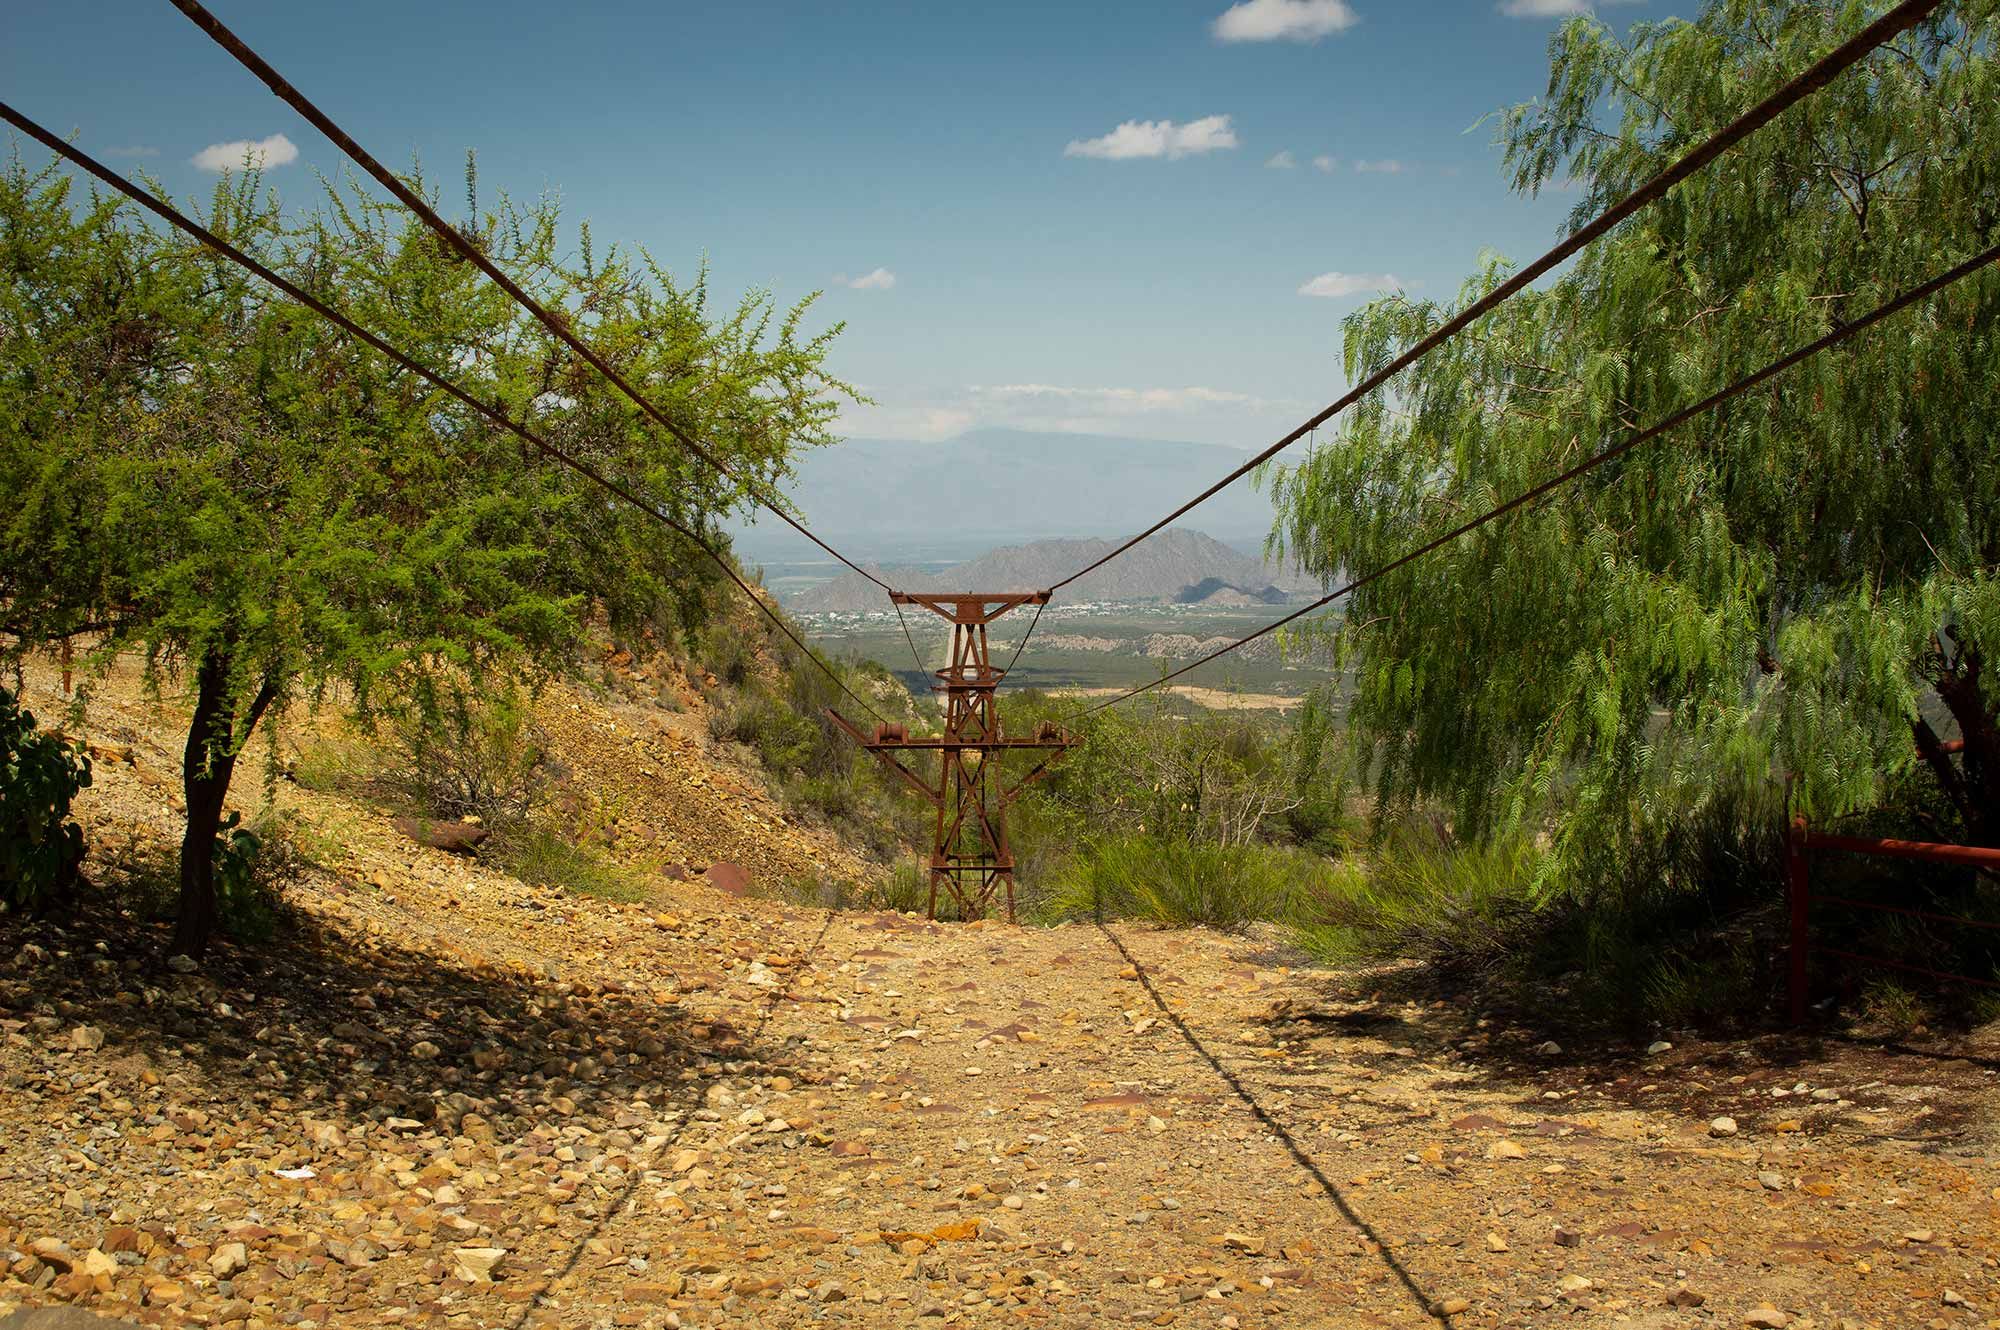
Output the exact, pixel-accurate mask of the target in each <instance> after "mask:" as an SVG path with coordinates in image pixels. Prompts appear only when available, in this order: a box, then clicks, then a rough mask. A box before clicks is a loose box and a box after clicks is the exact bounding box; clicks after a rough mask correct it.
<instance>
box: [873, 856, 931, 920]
mask: <svg viewBox="0 0 2000 1330" xmlns="http://www.w3.org/2000/svg"><path fill="white" fill-rule="evenodd" d="M879 890H880V896H881V905H882V908H883V909H885V910H894V911H895V912H896V913H898V914H922V913H923V912H924V911H925V910H926V909H927V908H929V905H930V896H931V875H930V871H929V870H928V869H926V868H925V867H924V866H923V865H922V864H920V863H917V862H916V861H914V860H910V859H905V860H902V861H901V862H900V863H898V864H896V865H895V866H894V867H893V868H891V869H890V870H889V875H888V877H886V878H884V879H883V882H882V886H881V887H880V889H879Z"/></svg>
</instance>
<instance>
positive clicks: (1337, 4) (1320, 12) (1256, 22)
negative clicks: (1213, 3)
mask: <svg viewBox="0 0 2000 1330" xmlns="http://www.w3.org/2000/svg"><path fill="white" fill-rule="evenodd" d="M1360 21H1361V16H1360V15H1358V14H1356V13H1355V12H1354V7H1353V6H1352V5H1350V4H1348V3H1347V0H1241V3H1239V4H1234V5H1231V6H1230V7H1229V8H1228V9H1226V10H1224V11H1223V12H1222V14H1221V15H1220V16H1219V17H1218V18H1217V19H1216V20H1215V24H1214V32H1215V39H1216V40H1217V41H1222V42H1278V41H1285V42H1316V41H1318V40H1319V39H1320V38H1322V37H1326V36H1330V35H1331V34H1333V33H1336V32H1345V31H1346V30H1347V29H1349V28H1351V27H1353V26H1354V25H1355V24H1356V23H1359V22H1360Z"/></svg>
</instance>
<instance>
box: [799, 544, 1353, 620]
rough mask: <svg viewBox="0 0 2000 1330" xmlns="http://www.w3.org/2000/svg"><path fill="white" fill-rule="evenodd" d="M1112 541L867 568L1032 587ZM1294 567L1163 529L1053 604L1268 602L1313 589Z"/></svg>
mask: <svg viewBox="0 0 2000 1330" xmlns="http://www.w3.org/2000/svg"><path fill="white" fill-rule="evenodd" d="M1117 547H1118V542H1117V541H1114V540H1104V539H1095V540H1038V541H1034V542H1032V543H1030V544H1026V545H1009V546H1004V547H1002V548H1000V549H996V550H991V551H989V552H987V553H986V554H983V555H981V556H980V557H979V558H977V559H974V560H972V561H970V562H969V563H963V564H959V565H957V566H956V567H953V568H950V569H947V570H946V571H944V572H943V573H928V572H924V571H922V570H919V569H915V568H895V567H891V568H875V569H871V570H870V571H872V572H874V573H875V574H876V575H877V576H879V577H881V578H882V579H883V580H884V581H886V582H888V583H890V584H891V585H892V586H894V587H896V588H897V589H898V590H900V591H1039V590H1041V589H1042V588H1044V587H1048V586H1051V585H1053V584H1054V583H1056V582H1058V581H1060V580H1061V579H1063V578H1064V577H1067V576H1069V575H1070V574H1071V573H1073V572H1075V571H1076V570H1077V569H1079V568H1081V567H1083V566H1084V565H1086V564H1088V563H1090V562H1092V561H1093V560H1095V559H1098V558H1101V557H1102V556H1104V555H1106V554H1108V553H1110V552H1111V551H1112V550H1114V549H1116V548H1117ZM1318 589H1319V583H1318V582H1317V581H1316V580H1314V579H1313V578H1310V577H1307V576H1305V575H1304V574H1302V573H1298V572H1296V571H1291V572H1288V571H1286V570H1285V569H1282V568H1280V567H1278V566H1277V565H1275V564H1268V563H1265V562H1264V561H1263V560H1261V559H1256V558H1252V557H1250V556H1249V555H1246V554H1244V553H1242V552H1241V551H1239V550H1235V549H1231V548H1230V547H1229V546H1227V545H1225V544H1223V543H1222V542H1221V541H1219V540H1216V539H1214V538H1213V537H1211V536H1208V535H1206V534H1204V533H1202V532H1200V531H1189V530H1186V529H1183V528H1180V527H1169V528H1168V529H1166V530H1165V531H1161V532H1159V533H1157V534H1156V535H1154V536H1151V537H1150V538H1148V539H1146V540H1143V541H1141V542H1140V543H1139V544H1138V545H1136V546H1134V547H1133V548H1132V549H1130V550H1127V551H1126V552H1125V553H1124V554H1121V555H1119V556H1118V557H1117V558H1116V559H1113V560H1112V561H1111V562H1110V563H1108V564H1106V565H1105V566H1104V567H1102V568H1099V569H1097V570H1096V571H1094V572H1092V573H1090V574H1089V575H1087V576H1085V577H1082V578H1080V579H1078V580H1077V581H1076V582H1074V583H1072V584H1071V585H1069V586H1067V587H1064V588H1063V589H1062V591H1061V592H1059V593H1058V594H1057V596H1056V601H1055V603H1056V604H1059V605H1061V604H1066V605H1075V604H1081V603H1084V602H1105V601H1111V602H1129V601H1173V602H1180V603H1184V604H1201V603H1207V604H1238V605H1240V604H1246V603H1251V602H1255V601H1264V602H1270V603H1275V602H1278V601H1282V600H1285V599H1287V598H1289V597H1290V596H1292V595H1296V594H1299V593H1302V592H1306V591H1316V590H1318ZM788 608H790V609H792V610H795V611H797V612H799V613H802V614H827V613H837V612H854V611H860V610H872V609H882V608H885V601H884V599H883V595H882V590H881V588H880V587H877V586H875V585H874V584H873V583H871V582H869V581H867V580H866V579H865V578H863V577H862V576H861V575H860V574H858V573H852V572H850V573H846V574H843V575H842V576H840V577H837V578H835V579H833V580H832V581H829V582H824V583H822V584H820V585H819V586H816V587H812V588H810V589H809V590H806V591H803V592H800V593H799V594H797V595H796V596H794V597H792V598H791V599H790V601H789V602H788Z"/></svg>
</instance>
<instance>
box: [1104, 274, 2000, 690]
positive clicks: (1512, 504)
mask: <svg viewBox="0 0 2000 1330" xmlns="http://www.w3.org/2000/svg"><path fill="white" fill-rule="evenodd" d="M1995 261H2000V245H1995V246H1993V247H1991V248H1989V249H1986V250H1983V251H1981V252H1980V253H1978V254H1975V255H1974V256H1972V257H1971V258H1969V259H1967V260H1965V261H1964V262H1963V263H1960V264H1959V265H1958V266H1956V267H1954V268H1951V269H1949V270H1947V271H1946V272H1943V273H1941V274H1939V275H1938V276H1936V277H1933V278H1931V279H1930V280H1929V281H1927V282H1925V283H1923V284H1922V285H1921V286H1913V287H1911V288H1909V289H1908V290H1906V291H1904V292H1903V293H1902V294H1900V295H1898V296H1896V297H1895V298H1894V299H1892V300H1889V301H1887V302H1885V303H1883V304H1881V305H1877V306H1876V307H1875V308H1874V309H1872V310H1870V311H1869V312H1868V313H1866V314H1863V315H1862V316H1861V317H1859V318H1857V319H1854V320H1852V321H1850V322H1848V323H1843V324H1841V325H1840V326H1839V327H1837V328H1835V329H1834V330H1833V331H1832V332H1829V333H1827V334H1826V335H1825V336H1823V337H1819V338H1816V339H1814V340H1813V341H1811V342H1808V343H1806V344H1805V345H1804V346H1802V347H1799V348H1798V349H1797V350H1795V351H1790V352H1788V353H1786V354H1785V355H1782V356H1780V357H1778V359H1776V360H1773V361H1772V362H1771V363H1769V364H1768V365H1765V366H1764V367H1763V368H1762V369H1760V370H1758V371H1756V372H1755V373H1754V374H1751V375H1750V376H1748V377H1747V378H1742V379H1738V380H1737V381H1736V382H1735V383H1732V384H1730V385H1729V386H1728V387H1726V388H1723V389H1721V390H1720V391H1718V392H1714V393H1711V394H1709V395H1708V396H1707V397H1704V398H1702V399H1701V400H1700V401H1699V402H1696V403H1695V404H1694V405H1693V406H1689V407H1684V408H1683V409H1681V410H1679V411H1676V412H1675V413H1674V414H1673V415H1671V416H1668V417H1667V418H1666V419H1665V420H1662V421H1660V422H1659V423H1658V424H1656V425H1652V426H1650V427H1648V428H1646V429H1643V430H1641V431H1640V432H1639V433H1637V434H1634V435H1633V436H1632V437H1631V438H1629V439H1626V440H1624V441H1622V442H1620V443H1615V444H1613V445H1612V446H1611V447H1609V448H1606V449H1604V450H1602V451H1601V452H1597V453H1593V454H1591V455H1590V456H1589V457H1587V458H1585V459H1584V460H1583V461H1581V462H1578V463H1577V464H1576V465H1575V466H1573V467H1570V468H1569V469H1568V470H1566V471H1563V472H1560V473H1559V474H1557V475H1554V476H1551V477H1549V478H1548V479H1547V480H1544V481H1543V482H1541V483H1540V484H1539V485H1536V486H1534V487H1533V488H1532V489H1528V490H1525V491H1523V492H1522V493H1520V494H1517V495H1515V496H1514V497H1513V498H1511V499H1509V500H1507V502H1505V503H1503V504H1501V505H1499V506H1498V507H1496V508H1490V509H1488V510H1487V511H1486V512H1484V513H1481V514H1480V515H1479V516H1478V517H1475V518H1473V519H1472V520H1471V521H1469V522H1462V523H1460V524H1459V525H1458V526H1455V527H1453V528H1452V529H1451V530H1449V531H1447V532H1445V533H1444V534H1443V535H1441V536H1437V537H1434V538H1433V539H1431V540H1427V541H1425V542H1424V543H1423V544H1421V545H1419V546H1417V547H1416V548H1415V549H1413V550H1410V551H1409V552H1408V553H1405V554H1401V555H1398V556H1397V557H1396V558H1394V559H1392V560H1390V561H1389V562H1388V563H1386V564H1383V565H1382V566H1381V567H1380V568H1377V569H1375V570H1374V571H1373V572H1371V573H1368V574H1367V575H1365V576H1362V577H1357V578H1355V579H1354V580H1353V581H1351V582H1348V583H1347V584H1346V585H1344V586H1342V587H1339V588H1337V589H1336V590H1334V591H1331V592H1328V593H1327V594H1326V595H1324V596H1321V597H1320V598H1319V599H1318V600H1316V601H1314V602H1313V603H1312V604H1310V605H1307V606H1304V607H1303V608H1301V609H1298V610H1295V611H1293V612H1292V613H1290V614H1287V615H1286V616H1285V617H1284V618H1282V619H1279V620H1278V621H1277V622H1275V623H1269V624H1266V625H1265V626H1264V627H1262V628H1259V629H1258V630H1257V631H1256V632H1254V633H1251V634H1250V635H1249V636H1247V637H1241V638H1238V639H1237V640H1236V641H1234V642H1231V643H1230V644H1229V645H1227V646H1222V647H1217V648H1216V649H1215V650H1213V651H1211V652H1209V653H1208V654H1207V655H1205V656H1203V657H1201V659H1199V660H1196V661H1191V662H1190V663H1188V664H1186V665H1183V666H1181V667H1180V668H1179V669H1177V670H1175V671H1173V672H1172V673H1170V674H1163V675H1161V676H1160V677H1159V678H1157V679H1155V680H1153V681H1152V682H1151V683H1147V684H1142V685H1140V686H1139V687H1137V688H1133V689H1131V690H1129V691H1127V692H1123V693H1120V694H1118V695H1117V696H1116V697H1112V698H1108V699H1106V700H1105V701H1103V702H1099V703H1097V704H1095V705H1093V706H1088V707H1084V708H1082V709H1081V710H1078V711H1075V712H1072V713H1071V714H1070V715H1069V716H1068V717H1067V719H1069V720H1076V719H1078V718H1080V717H1083V716H1088V715H1090V714H1091V713H1092V712H1094V711H1102V710H1104V709H1105V708H1106V707H1112V706H1116V705H1118V703H1120V702H1124V701H1126V700H1128V699H1130V698H1134V697H1137V696H1138V695H1139V694H1141V693H1146V692H1151V691H1152V690H1153V689H1155V688H1158V687H1159V686H1160V685H1161V684H1165V683H1170V682H1172V681H1173V680H1175V679H1178V678H1180V677H1181V676H1182V675H1183V674H1186V673H1187V672H1188V671H1190V670H1194V669H1198V668H1200V667H1201V666H1203V665H1206V664H1208V662H1210V661H1212V660H1214V659H1215V658H1216V657H1218V656H1225V655H1227V654H1229V653H1230V652H1232V651H1235V650H1236V649H1237V648H1239V647H1243V646H1247V645H1249V644H1250V643H1252V642H1254V641H1256V640H1257V639H1258V638H1260V637H1263V636H1265V635H1267V634H1269V633H1273V632H1276V631H1277V630H1278V629H1280V628H1283V627H1284V626H1285V625H1286V624H1288V623H1292V622H1293V621H1295V620H1298V619H1302V618H1304V617H1305V616H1306V615H1308V614H1311V613H1312V612H1313V611H1314V610H1317V609H1323V608H1324V607H1326V606H1327V605H1330V604H1332V603H1333V602H1334V601H1336V600H1340V599H1341V598H1343V597H1345V596H1349V595H1352V594H1353V593H1354V592H1356V591H1359V590H1360V589H1361V588H1362V587H1365V586H1367V585H1368V584H1369V583H1371V582H1375V581H1378V580H1380V579H1381V578H1384V577H1387V576H1388V575H1389V574H1390V573H1393V572H1395V571H1396V570H1397V569H1398V568H1401V567H1403V566H1404V565H1405V564H1409V563H1412V562H1415V561H1416V560H1418V559H1421V558H1423V557H1424V556H1425V555H1426V554H1429V553H1430V552H1431V551H1433V550H1435V549H1438V548H1439V547H1440V546H1443V545H1448V544H1450V543H1451V542H1452V541H1454V540H1457V539H1458V538H1459V537H1460V536H1463V535H1465V534H1467V533H1468V532H1472V531H1476V530H1478V529H1479V528H1480V527H1483V526H1485V525H1486V524H1487V523H1489V522H1493V521H1496V520H1498V519H1499V518H1502V517H1504V516H1506V515H1507V514H1508V513H1511V512H1513V511H1514V510H1515V509H1516V508H1521V507H1524V506H1526V505H1528V504H1531V503H1533V502H1534V501H1535V500H1537V499H1539V498H1541V497H1542V496H1543V495H1545V494H1547V493H1549V491H1551V490H1554V489H1557V488H1559V487H1560V486H1563V485H1567V484H1568V483H1569V482H1570V481H1572V480H1575V479H1576V478H1577V477H1578V476H1581V475H1584V474H1585V473H1587V472H1590V471H1595V470H1596V469H1597V468H1598V467H1600V466H1603V465H1604V464H1605V463H1606V462H1609V461H1612V460H1614V459H1616V458H1618V457H1622V456H1624V455H1625V454H1626V453H1629V452H1631V451H1632V450H1633V449H1634V448H1637V447H1639V446H1640V445H1641V444H1644V443H1650V442H1651V441H1652V440H1654V439H1657V438H1659V437H1660V436H1661V435H1662V434H1665V433H1666V432H1667V431H1669V430H1672V429H1676V428H1678V427H1679V426H1681V425H1684V424H1686V423H1687V422H1688V421H1690V420H1692V419H1694V418H1695V417H1696V416H1699V415H1701V414H1703V413H1704V412H1706V411H1710V410H1713V409H1714V408H1715V407H1718V406H1720V405H1722V403H1724V402H1726V401H1728V400H1729V399H1730V398H1732V397H1739V396H1741V395H1742V394H1744V393H1747V392H1749V391H1750V390H1751V389H1753V388H1756V387H1758V386H1759V385H1761V384H1763V383H1765V382H1767V381H1768V380H1770V379H1772V378H1775V377H1776V376H1777V375H1779V374H1782V373H1784V372H1785V371H1786V370H1788V369H1790V368H1791V367H1792V366H1794V365H1796V364H1798V363H1799V362H1800V361H1802V360H1808V359H1810V358H1811V357H1813V356H1816V355H1818V354H1819V353H1820V352H1822V351H1824V350H1826V349H1827V348H1828V347H1832V346H1837V345H1839V344H1840V343H1842V342H1844V341H1846V340H1847V339H1848V338H1850V337H1853V336H1855V335H1856V334H1858V333H1862V332H1865V331H1867V330H1868V329H1869V328H1872V327H1874V326H1875V325H1876V324H1878V323H1880V322H1881V321H1882V320H1884V319H1886V318H1888V317H1890V316H1891V315H1893V314H1896V313H1898V312H1900V311H1902V310H1905V309H1907V308H1909V307H1910V306H1911V305H1914V304H1917V303H1919V302H1921V301H1924V300H1928V299H1930V297H1932V296H1934V295H1936V294H1937V293H1938V292H1940V291H1942V290H1944V289H1945V288H1946V287H1948V286H1950V285H1951V284H1952V283H1954V282H1958V281H1962V280H1964V279H1965V278H1967V277H1970V276H1972V274H1974V273H1976V272H1978V271H1979V270H1980V269H1982V268H1985V267H1986V266H1988V265H1989V264H1992V263H1994V262H1995Z"/></svg>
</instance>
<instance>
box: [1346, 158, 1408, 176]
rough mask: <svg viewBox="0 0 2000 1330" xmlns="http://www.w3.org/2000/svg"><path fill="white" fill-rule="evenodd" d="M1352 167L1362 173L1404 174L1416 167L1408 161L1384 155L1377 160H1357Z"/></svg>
mask: <svg viewBox="0 0 2000 1330" xmlns="http://www.w3.org/2000/svg"><path fill="white" fill-rule="evenodd" d="M1354 169H1355V170H1357V171H1360V172H1362V173H1363V174H1364V175H1405V174H1408V173H1409V172H1411V171H1414V170H1416V169H1417V168H1416V167H1414V166H1412V165H1410V164H1409V163H1408V162H1399V161H1397V160H1396V159H1395V158H1394V157H1384V158H1382V159H1381V160H1379V161H1373V162H1370V161H1357V162H1356V163H1354Z"/></svg>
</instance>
